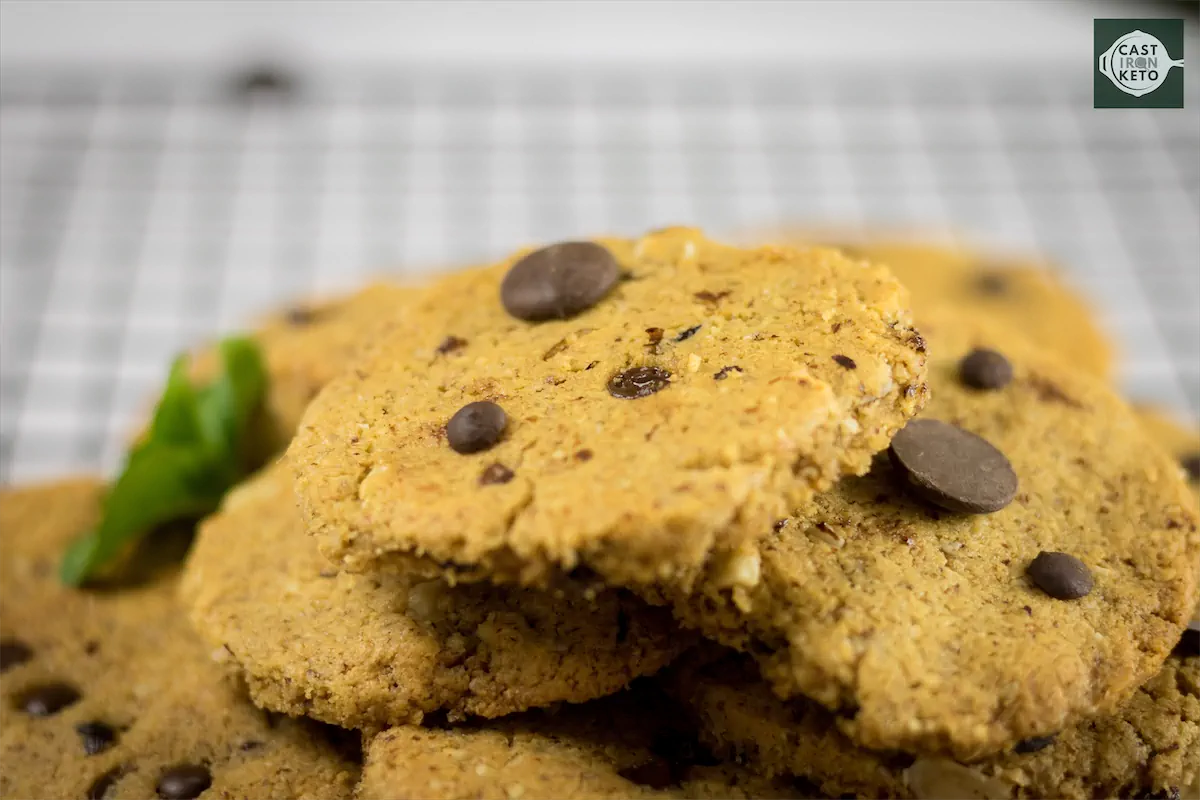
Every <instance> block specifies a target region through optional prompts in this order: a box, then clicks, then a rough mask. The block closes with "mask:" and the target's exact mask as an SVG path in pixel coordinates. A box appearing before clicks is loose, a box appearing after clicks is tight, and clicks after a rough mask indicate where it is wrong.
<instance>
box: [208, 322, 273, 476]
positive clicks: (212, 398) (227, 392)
mask: <svg viewBox="0 0 1200 800" xmlns="http://www.w3.org/2000/svg"><path fill="white" fill-rule="evenodd" d="M221 361H222V364H223V367H224V369H223V370H222V372H221V374H220V376H218V378H217V379H216V380H215V381H213V382H212V383H211V384H210V385H209V386H207V387H206V388H204V389H202V390H201V391H200V392H199V393H198V403H197V410H198V413H199V416H200V419H201V424H202V428H203V430H204V432H205V434H206V438H207V439H208V441H209V443H210V444H211V445H212V446H214V447H218V448H220V449H222V450H224V451H225V452H227V453H230V454H236V453H237V452H238V445H239V444H240V442H241V440H242V436H243V434H244V433H245V431H246V427H247V425H248V424H249V422H250V418H251V416H252V415H253V413H254V410H255V408H256V407H257V406H258V404H259V403H260V402H261V401H262V395H263V392H264V390H265V388H266V383H267V376H266V369H265V368H264V367H263V363H262V357H261V356H260V355H259V351H258V346H257V345H255V344H254V342H253V341H251V340H249V339H244V338H234V339H226V340H225V341H223V342H221Z"/></svg>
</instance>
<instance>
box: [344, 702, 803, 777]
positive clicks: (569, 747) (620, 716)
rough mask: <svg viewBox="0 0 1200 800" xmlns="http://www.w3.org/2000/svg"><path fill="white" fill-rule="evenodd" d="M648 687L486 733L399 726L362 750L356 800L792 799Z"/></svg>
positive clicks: (525, 717) (509, 721)
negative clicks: (723, 756)
mask: <svg viewBox="0 0 1200 800" xmlns="http://www.w3.org/2000/svg"><path fill="white" fill-rule="evenodd" d="M681 717H682V714H681V713H680V710H679V709H677V708H675V707H673V706H672V705H670V704H668V703H666V702H665V701H664V700H663V699H661V698H660V697H659V696H658V695H657V694H655V693H653V692H650V691H648V690H647V688H646V687H638V688H637V689H635V690H633V691H629V692H624V693H622V694H619V695H614V696H611V697H606V698H604V699H602V700H596V701H593V702H591V703H587V704H585V705H580V706H568V707H564V708H561V709H559V710H557V711H555V712H545V711H535V712H529V713H526V714H522V715H518V716H514V717H507V718H505V719H502V720H497V721H495V722H492V723H489V724H488V725H487V727H486V728H483V727H456V728H433V729H431V728H420V727H400V728H392V729H390V730H387V731H384V732H383V733H381V734H380V735H378V736H376V737H374V738H373V739H371V740H370V741H369V742H368V744H367V747H366V763H365V764H364V768H363V779H362V783H361V784H360V786H359V789H358V797H359V798H360V800H390V798H394V797H421V798H429V800H459V798H461V799H462V800H466V799H467V798H472V800H476V799H478V800H492V799H493V798H494V799H495V800H512V798H521V799H522V800H558V798H575V797H579V798H583V797H586V798H596V799H597V800H598V799H599V798H655V797H658V798H673V797H678V798H684V797H687V798H735V797H739V798H743V797H762V798H766V797H795V796H798V794H797V790H796V788H795V787H794V786H792V785H791V782H790V781H787V780H770V779H767V778H762V777H759V776H757V775H755V774H754V773H752V772H751V771H749V770H747V769H746V768H745V767H740V766H737V765H734V764H728V763H724V764H723V763H721V762H719V761H717V760H716V759H715V758H713V756H712V754H711V753H709V752H707V750H705V749H704V748H703V747H702V746H700V744H699V743H698V742H697V741H696V739H695V734H694V733H693V732H692V731H691V730H689V729H686V728H684V727H682V726H681V725H680V721H681Z"/></svg>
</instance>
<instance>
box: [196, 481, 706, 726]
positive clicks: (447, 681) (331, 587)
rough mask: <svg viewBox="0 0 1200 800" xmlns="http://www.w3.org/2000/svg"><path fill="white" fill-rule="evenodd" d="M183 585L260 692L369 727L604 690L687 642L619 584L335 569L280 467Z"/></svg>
mask: <svg viewBox="0 0 1200 800" xmlns="http://www.w3.org/2000/svg"><path fill="white" fill-rule="evenodd" d="M181 594H182V596H183V598H184V602H185V604H186V605H188V606H189V608H190V610H191V617H192V620H193V622H194V623H195V625H196V627H197V629H198V630H199V631H200V632H201V634H202V635H203V637H204V638H205V639H206V640H207V641H208V642H209V643H210V644H211V646H212V648H213V651H214V652H215V653H217V654H218V655H220V656H221V657H222V658H223V659H225V660H227V661H228V662H230V664H231V666H235V667H236V668H237V669H239V670H241V671H242V672H243V673H244V675H245V679H246V682H247V683H248V685H249V687H250V693H251V696H252V697H253V698H254V700H255V702H256V703H258V704H259V705H261V706H263V707H264V708H269V709H273V710H275V711H281V712H284V713H287V714H292V715H300V714H305V715H308V716H311V717H314V718H316V719H320V720H323V721H326V722H331V723H335V724H338V725H343V726H346V727H358V728H368V729H378V728H380V727H383V726H386V725H389V724H400V723H413V722H419V721H420V720H421V719H422V717H423V715H425V714H427V713H430V712H434V711H445V712H447V713H448V714H449V715H450V717H451V718H458V717H462V716H464V715H479V716H484V717H495V716H500V715H502V714H510V713H512V712H514V711H520V710H523V709H526V708H531V707H537V706H545V705H550V704H551V703H555V702H559V701H568V702H580V701H583V700H589V699H591V698H593V697H600V696H602V695H606V694H610V693H612V692H615V691H617V690H619V689H621V688H622V687H623V686H625V685H626V684H627V683H629V682H630V681H631V680H632V679H633V678H635V677H637V676H639V675H642V674H647V673H651V672H655V671H657V670H658V669H660V668H661V667H663V666H665V665H666V664H667V663H668V662H669V661H670V660H671V659H672V658H674V657H675V656H676V655H678V653H679V652H681V650H682V648H683V647H685V646H686V645H687V644H688V641H689V638H690V637H689V636H688V635H686V634H681V633H680V631H679V630H678V627H677V625H676V624H675V623H674V621H673V620H672V618H671V614H670V612H669V611H668V610H666V609H662V608H652V607H650V606H648V605H646V604H645V603H643V602H642V601H640V600H638V599H636V598H634V597H633V596H632V595H630V594H629V593H628V592H619V591H608V592H601V593H599V594H597V595H594V596H591V595H588V596H584V595H582V594H566V593H550V592H542V591H537V590H525V589H520V588H517V587H493V586H490V585H488V584H475V585H462V586H458V587H454V588H451V587H449V586H447V585H446V584H445V583H444V582H442V581H438V580H424V579H417V580H414V579H411V578H406V577H405V576H401V575H389V576H380V577H371V576H362V575H355V574H349V573H342V574H339V573H338V571H337V570H336V569H335V568H334V567H333V566H332V565H331V564H330V563H329V562H328V561H326V560H325V559H323V558H322V557H321V555H320V554H319V553H318V552H317V549H316V544H315V542H314V541H313V540H312V539H311V537H308V536H306V535H305V533H304V530H303V527H302V526H301V524H300V517H299V514H298V513H297V511H296V508H295V500H294V497H293V494H292V488H291V474H290V472H289V471H288V470H287V469H286V467H285V466H284V465H275V466H272V467H269V468H267V469H266V470H264V471H263V473H261V474H260V475H258V476H257V477H255V478H252V479H251V480H250V481H249V482H247V483H245V484H243V485H241V486H240V487H239V488H237V489H235V490H234V491H233V492H232V493H231V494H230V495H229V496H228V497H227V498H226V499H225V503H224V505H223V507H222V509H221V510H220V511H219V512H218V513H217V514H216V515H214V516H213V517H211V518H209V519H208V520H206V521H205V522H204V523H203V524H202V525H201V526H200V531H199V533H198V536H197V540H196V542H195V544H194V546H193V549H192V553H191V555H190V556H189V558H188V563H187V567H186V570H185V575H184V578H183V585H182V588H181Z"/></svg>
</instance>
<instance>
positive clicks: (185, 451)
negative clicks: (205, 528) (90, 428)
mask: <svg viewBox="0 0 1200 800" xmlns="http://www.w3.org/2000/svg"><path fill="white" fill-rule="evenodd" d="M220 350H221V357H222V365H223V367H222V371H221V373H220V375H218V376H217V378H216V379H215V380H214V381H213V382H212V383H211V384H210V385H208V386H205V387H203V388H201V389H196V388H195V387H194V386H193V385H192V383H191V382H190V380H189V379H188V376H187V361H186V359H184V358H180V359H177V360H176V361H175V363H174V364H173V365H172V367H171V373H170V376H169V378H168V380H167V385H166V388H165V389H164V390H163V395H162V398H161V399H160V400H159V403H158V406H157V407H156V409H155V414H154V421H153V423H152V424H151V426H150V430H149V432H148V433H147V435H146V438H145V439H144V440H143V441H142V442H141V443H140V444H138V445H137V446H136V447H135V448H134V449H133V451H132V452H131V453H130V454H129V458H128V460H127V461H126V464H125V468H124V470H123V471H122V472H121V475H120V476H119V477H118V478H117V480H116V481H115V482H114V483H113V485H112V487H111V488H110V490H109V492H108V495H107V497H106V498H105V500H104V509H103V516H102V518H101V520H100V523H99V524H98V525H97V526H96V527H95V529H94V530H92V531H91V532H90V533H88V534H87V535H86V536H84V537H82V538H81V539H79V540H78V541H76V542H74V543H73V544H72V545H71V547H70V548H69V549H68V550H67V552H66V553H65V554H64V557H63V561H62V563H61V565H60V576H61V578H62V580H63V582H64V583H67V584H71V585H78V584H80V583H82V582H84V581H85V580H87V579H88V578H89V577H91V576H92V575H94V574H95V572H96V571H97V570H98V569H100V568H101V567H103V566H104V565H106V564H108V563H109V562H111V561H112V560H113V559H114V558H116V557H117V556H118V555H120V554H121V553H122V552H123V551H124V550H125V549H126V547H127V546H129V545H130V544H131V543H133V542H135V541H137V540H138V539H140V538H141V537H142V536H144V535H146V534H147V533H149V532H150V531H151V530H153V529H154V528H156V527H158V526H159V525H162V524H163V523H166V522H170V521H172V520H176V519H182V518H187V517H197V516H201V515H203V514H207V513H209V512H211V511H213V510H214V509H216V507H217V506H218V505H219V504H220V501H221V498H222V497H223V496H224V494H225V492H227V491H228V490H229V488H230V487H231V486H232V485H233V484H234V483H236V482H237V481H238V480H239V479H240V478H241V477H242V470H241V468H240V466H239V463H238V458H237V454H238V451H239V444H240V442H241V440H242V438H243V437H244V435H245V433H246V428H247V426H248V425H249V422H250V419H251V416H252V414H253V413H254V410H255V409H256V407H257V406H258V404H259V403H261V402H262V396H263V393H264V391H265V390H266V372H265V370H264V368H263V364H262V358H261V356H260V355H259V352H258V348H257V346H256V345H255V344H254V343H253V342H252V341H250V340H247V339H228V340H226V341H224V342H222V343H221V346H220Z"/></svg>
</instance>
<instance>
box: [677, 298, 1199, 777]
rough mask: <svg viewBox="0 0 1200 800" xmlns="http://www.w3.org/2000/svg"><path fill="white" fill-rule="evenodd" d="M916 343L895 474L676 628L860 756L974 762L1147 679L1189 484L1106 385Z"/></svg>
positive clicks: (712, 590) (824, 502)
mask: <svg viewBox="0 0 1200 800" xmlns="http://www.w3.org/2000/svg"><path fill="white" fill-rule="evenodd" d="M921 328H922V332H923V333H924V334H926V336H927V337H928V340H929V349H930V353H931V361H930V379H929V382H930V389H931V393H932V399H931V401H930V404H929V407H928V408H927V409H926V410H925V413H924V414H922V416H921V417H920V418H918V419H917V420H915V421H914V422H912V423H910V424H909V426H908V428H906V429H905V431H903V432H902V433H901V434H899V435H898V436H897V437H896V439H895V440H894V441H893V445H892V447H891V448H890V451H889V454H888V456H887V457H880V458H879V459H877V463H876V466H875V468H873V469H872V471H871V473H870V474H868V475H866V476H863V477H860V478H849V479H846V480H843V481H842V482H841V483H839V484H838V485H837V486H836V487H835V488H834V489H833V490H831V491H829V492H826V493H824V494H822V495H820V496H818V497H817V498H816V500H815V501H814V502H813V503H812V504H810V505H809V506H807V507H805V508H803V509H801V510H800V511H799V512H798V513H797V514H796V515H794V516H793V517H791V518H788V519H780V520H779V522H778V523H777V524H776V525H775V526H774V530H773V533H772V535H770V536H768V537H767V538H765V539H764V540H762V541H761V542H760V543H759V545H758V546H757V547H756V548H753V549H749V550H747V551H745V552H743V553H742V554H741V558H740V560H735V563H734V566H733V567H730V566H729V565H724V566H723V568H722V569H721V570H720V571H712V572H710V573H709V574H708V575H707V576H706V577H705V579H704V580H703V581H702V583H701V585H700V587H698V589H697V591H696V592H694V593H693V595H692V596H690V597H681V598H677V599H676V610H677V613H678V614H679V615H680V617H681V618H683V619H684V620H685V621H687V622H689V623H690V624H692V625H694V626H696V627H699V628H701V629H702V630H703V631H705V632H706V633H707V634H709V635H710V636H711V637H713V638H717V639H719V640H721V641H723V642H724V643H726V644H728V645H730V646H733V647H735V648H737V649H741V650H747V651H750V652H752V653H754V654H755V655H756V656H757V658H758V661H759V663H760V665H761V667H762V670H763V673H764V676H765V677H766V678H767V679H768V680H769V681H770V682H771V683H772V684H773V686H774V687H775V689H776V691H777V692H779V693H780V695H781V696H785V697H790V696H795V695H797V694H805V695H808V696H810V697H812V698H814V699H816V700H817V701H819V702H820V703H822V704H823V705H825V706H826V707H828V708H830V709H832V710H834V711H836V712H837V714H838V716H839V725H840V727H841V728H842V729H843V731H845V732H846V733H847V734H848V735H850V736H851V738H852V739H854V740H855V741H856V742H858V743H859V744H861V745H864V746H867V747H871V748H873V749H897V750H904V751H906V752H914V753H921V754H930V755H932V754H947V755H951V756H954V757H956V758H959V759H964V760H970V759H974V758H979V757H983V756H987V755H990V754H992V753H996V752H999V751H1002V750H1004V749H1007V748H1009V747H1011V746H1012V745H1013V744H1015V743H1016V742H1017V741H1020V740H1022V739H1028V738H1030V737H1036V736H1043V735H1047V734H1050V733H1054V732H1056V731H1059V730H1062V729H1063V728H1065V727H1067V726H1068V725H1070V724H1072V722H1073V721H1074V720H1075V719H1076V718H1078V717H1080V716H1084V715H1095V714H1104V713H1111V712H1113V711H1114V710H1115V709H1116V707H1117V706H1118V704H1119V703H1120V702H1122V701H1123V700H1124V699H1125V698H1126V697H1128V696H1129V695H1130V694H1131V693H1132V692H1133V691H1134V689H1135V687H1136V686H1137V685H1138V684H1140V683H1142V682H1143V681H1145V680H1147V679H1148V678H1150V676H1152V675H1153V674H1154V673H1155V672H1157V671H1158V669H1159V668H1160V665H1161V664H1162V661H1163V659H1164V658H1166V655H1167V653H1168V651H1169V650H1170V648H1171V646H1172V644H1173V643H1174V642H1175V641H1177V640H1178V638H1179V634H1180V631H1181V629H1182V627H1183V625H1184V623H1185V621H1186V620H1187V619H1188V618H1189V616H1190V614H1191V610H1192V608H1193V607H1194V606H1195V602H1196V594H1197V570H1198V564H1200V534H1198V533H1197V511H1196V502H1195V498H1194V497H1192V496H1191V494H1190V493H1189V491H1188V489H1187V486H1186V484H1185V483H1184V481H1183V479H1182V477H1181V475H1180V470H1179V469H1178V467H1177V466H1176V465H1175V464H1174V463H1173V462H1172V461H1171V459H1170V458H1168V457H1167V456H1166V454H1165V453H1162V452H1161V451H1160V450H1159V449H1158V448H1157V447H1155V446H1153V445H1152V444H1151V443H1150V441H1149V440H1148V439H1147V437H1146V434H1145V433H1144V432H1143V430H1142V427H1141V425H1140V423H1139V422H1138V420H1137V418H1136V417H1135V415H1134V414H1133V413H1132V412H1131V410H1130V409H1129V408H1128V407H1127V406H1126V405H1125V404H1124V403H1123V402H1122V401H1121V400H1120V399H1118V398H1117V397H1116V396H1114V394H1113V393H1112V392H1111V391H1110V390H1108V389H1107V388H1106V387H1105V386H1104V385H1102V384H1101V383H1100V382H1098V381H1097V380H1095V379H1094V378H1092V377H1090V376H1087V375H1084V374H1081V373H1078V372H1076V371H1075V370H1072V369H1071V368H1070V367H1069V366H1067V365H1065V364H1064V363H1063V362H1061V361H1059V360H1058V359H1056V358H1053V357H1051V356H1049V355H1046V354H1043V353H1042V352H1041V351H1038V350H1035V349H1031V348H1030V346H1029V345H1025V344H1022V343H1021V342H1020V341H1018V340H1017V339H1016V338H1014V337H1013V336H1012V335H1011V334H1010V333H1009V332H1008V331H1007V330H1006V329H1004V328H992V327H989V326H985V325H983V324H982V323H980V322H972V321H968V320H966V319H963V318H962V317H957V316H947V315H940V316H937V315H927V316H926V317H924V318H922V320H921ZM979 350H987V351H991V355H990V356H987V357H978V356H976V357H973V358H970V359H968V358H966V357H967V356H968V355H970V354H972V353H973V352H975V351H979ZM997 359H999V361H998V360H997ZM1001 361H1002V362H1003V364H1001V363H1000V362H1001ZM1002 367H1007V369H1004V368H1002ZM968 383H970V384H975V385H979V384H983V385H989V386H993V387H995V388H982V389H981V388H972V386H971V385H968ZM931 501H932V502H931ZM1001 506H1002V507H1001ZM996 508H999V510H989V509H996Z"/></svg>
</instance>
